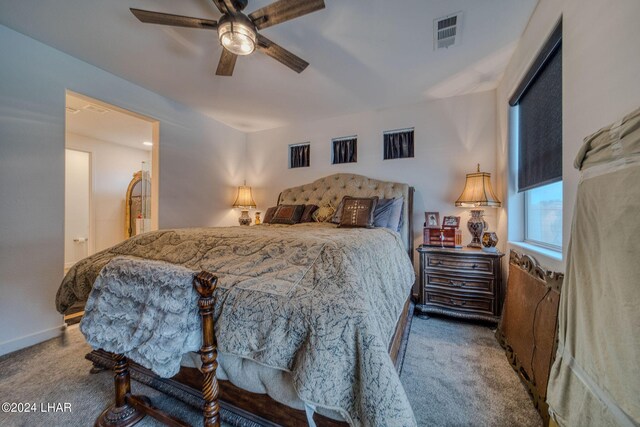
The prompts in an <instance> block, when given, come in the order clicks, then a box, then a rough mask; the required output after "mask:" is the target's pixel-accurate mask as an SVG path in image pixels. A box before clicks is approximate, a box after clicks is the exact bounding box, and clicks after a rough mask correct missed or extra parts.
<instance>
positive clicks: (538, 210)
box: [524, 181, 562, 251]
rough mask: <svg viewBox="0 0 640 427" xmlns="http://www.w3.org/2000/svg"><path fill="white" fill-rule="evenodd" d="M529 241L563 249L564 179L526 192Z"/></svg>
mask: <svg viewBox="0 0 640 427" xmlns="http://www.w3.org/2000/svg"><path fill="white" fill-rule="evenodd" d="M524 206H525V209H524V212H525V230H524V233H525V234H524V240H525V242H527V243H533V244H534V245H539V246H544V247H548V248H549V249H555V250H557V251H560V250H562V181H559V182H555V183H553V184H549V185H544V186H542V187H537V188H534V189H532V190H528V191H525V192H524Z"/></svg>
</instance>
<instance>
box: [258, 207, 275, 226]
mask: <svg viewBox="0 0 640 427" xmlns="http://www.w3.org/2000/svg"><path fill="white" fill-rule="evenodd" d="M276 209H278V207H277V206H271V207H270V208H268V209H267V211H266V212H265V213H264V219H263V220H262V223H263V224H269V223H270V222H271V219H272V218H273V214H274V213H276Z"/></svg>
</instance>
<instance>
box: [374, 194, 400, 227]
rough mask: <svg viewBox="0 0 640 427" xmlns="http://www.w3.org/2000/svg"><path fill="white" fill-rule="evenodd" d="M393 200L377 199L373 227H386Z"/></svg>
mask: <svg viewBox="0 0 640 427" xmlns="http://www.w3.org/2000/svg"><path fill="white" fill-rule="evenodd" d="M394 200H395V199H378V204H377V205H376V210H375V211H374V212H373V226H374V227H385V228H386V227H387V226H388V225H389V217H390V216H391V205H392V204H393V201H394Z"/></svg>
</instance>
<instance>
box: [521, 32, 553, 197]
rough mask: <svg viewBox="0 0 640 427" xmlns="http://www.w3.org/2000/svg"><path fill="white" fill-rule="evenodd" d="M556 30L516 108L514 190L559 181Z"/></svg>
mask: <svg viewBox="0 0 640 427" xmlns="http://www.w3.org/2000/svg"><path fill="white" fill-rule="evenodd" d="M559 28H560V31H558V29H557V28H556V30H554V32H553V34H552V37H551V38H550V39H549V41H548V42H547V44H546V45H545V47H544V48H543V49H542V52H541V54H540V55H541V56H543V58H544V60H543V61H542V60H540V58H538V59H537V60H536V61H534V67H532V68H535V70H536V72H535V73H534V74H533V75H532V74H531V73H527V77H526V78H525V79H526V80H527V81H526V84H521V87H522V88H523V92H522V93H519V94H517V95H518V96H517V99H515V105H517V106H518V149H519V153H518V191H519V192H520V191H525V190H531V189H532V188H536V187H540V186H543V185H547V184H551V183H554V182H557V181H561V180H562V39H561V35H562V31H561V28H562V26H561V24H560V25H559ZM523 83H524V81H523Z"/></svg>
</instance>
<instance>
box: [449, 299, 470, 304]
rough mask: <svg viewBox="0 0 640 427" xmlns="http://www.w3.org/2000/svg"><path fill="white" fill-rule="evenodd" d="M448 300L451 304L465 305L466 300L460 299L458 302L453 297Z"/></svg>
mask: <svg viewBox="0 0 640 427" xmlns="http://www.w3.org/2000/svg"><path fill="white" fill-rule="evenodd" d="M449 302H450V303H451V304H453V305H466V304H467V302H466V301H460V302H456V300H454V299H449Z"/></svg>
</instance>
